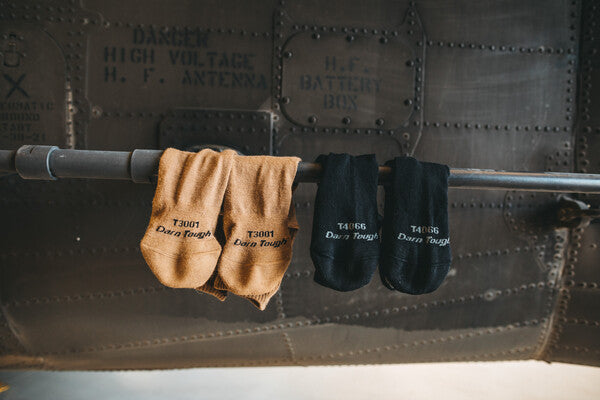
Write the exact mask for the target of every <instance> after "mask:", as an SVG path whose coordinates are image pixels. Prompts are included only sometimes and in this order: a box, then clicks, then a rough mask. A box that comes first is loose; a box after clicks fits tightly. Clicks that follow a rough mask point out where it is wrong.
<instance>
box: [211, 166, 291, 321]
mask: <svg viewBox="0 0 600 400" xmlns="http://www.w3.org/2000/svg"><path fill="white" fill-rule="evenodd" d="M299 161H300V159H299V158H296V157H269V156H235V157H234V162H233V166H232V168H231V174H230V176H229V182H228V185H227V190H226V191H225V198H224V200H223V229H224V232H225V237H226V239H227V242H226V244H225V246H224V248H223V252H222V254H221V258H220V259H219V265H218V267H217V270H218V275H217V276H216V278H215V281H214V285H213V287H214V288H215V289H217V290H227V291H229V292H231V293H233V294H236V295H238V296H242V297H245V298H247V299H248V300H250V301H251V302H252V304H254V305H255V306H256V307H258V308H259V309H261V310H264V309H265V307H266V306H267V303H268V302H269V300H270V299H271V297H272V296H273V295H274V294H275V293H276V292H277V290H278V289H279V285H280V284H281V280H282V279H283V275H284V274H285V271H286V269H287V267H288V265H289V264H290V261H291V259H292V244H293V242H294V237H295V234H296V231H297V230H298V222H297V221H296V218H295V213H294V208H293V203H292V185H293V182H294V178H295V176H296V169H297V167H298V162H299Z"/></svg>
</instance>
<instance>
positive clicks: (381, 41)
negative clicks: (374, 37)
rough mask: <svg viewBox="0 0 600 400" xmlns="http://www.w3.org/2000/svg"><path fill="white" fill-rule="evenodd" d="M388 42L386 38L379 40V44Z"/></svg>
mask: <svg viewBox="0 0 600 400" xmlns="http://www.w3.org/2000/svg"><path fill="white" fill-rule="evenodd" d="M387 42H388V39H387V38H386V37H382V38H380V39H379V43H381V44H386V43H387Z"/></svg>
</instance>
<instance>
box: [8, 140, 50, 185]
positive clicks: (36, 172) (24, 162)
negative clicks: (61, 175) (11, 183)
mask: <svg viewBox="0 0 600 400" xmlns="http://www.w3.org/2000/svg"><path fill="white" fill-rule="evenodd" d="M55 150H58V147H57V146H40V145H26V146H21V147H19V149H18V150H17V154H16V156H15V167H16V170H17V172H18V173H19V175H20V176H21V178H23V179H43V180H47V181H55V180H56V179H57V178H56V176H54V174H53V173H52V170H51V169H50V154H52V152H53V151H55Z"/></svg>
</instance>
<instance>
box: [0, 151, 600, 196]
mask: <svg viewBox="0 0 600 400" xmlns="http://www.w3.org/2000/svg"><path fill="white" fill-rule="evenodd" d="M40 154H47V159H43V158H40ZM33 155H36V156H35V157H33ZM161 155H162V150H135V151H133V152H126V151H94V150H70V149H56V148H52V146H23V147H21V148H20V149H19V150H0V174H2V173H11V172H12V173H19V174H20V175H21V176H22V177H24V178H25V179H32V177H33V179H56V178H87V179H120V180H133V181H134V182H138V183H149V182H151V180H152V177H153V176H155V175H156V174H157V172H158V163H159V160H160V156H161ZM19 165H21V166H22V169H23V170H26V171H27V173H26V174H25V176H24V173H23V172H21V171H19V168H18V166H19ZM25 166H26V167H27V168H25ZM36 169H38V170H39V171H38V173H36ZM390 173H391V170H390V168H389V167H379V183H380V184H385V183H386V182H388V181H389V178H390ZM44 174H45V175H46V177H43V178H40V176H43V175H44ZM320 174H321V166H320V165H319V164H315V163H307V162H301V163H300V164H299V165H298V172H297V174H296V181H298V182H318V180H319V176H320ZM449 186H450V187H452V188H460V189H488V190H494V189H500V190H502V189H511V190H522V191H535V192H575V193H600V175H599V174H576V173H558V172H546V173H530V172H505V171H494V170H480V169H460V168H453V169H451V170H450V178H449Z"/></svg>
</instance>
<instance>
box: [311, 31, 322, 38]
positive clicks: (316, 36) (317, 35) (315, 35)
mask: <svg viewBox="0 0 600 400" xmlns="http://www.w3.org/2000/svg"><path fill="white" fill-rule="evenodd" d="M312 37H313V39H320V38H321V35H320V34H318V33H316V32H315V33H313V34H312Z"/></svg>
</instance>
